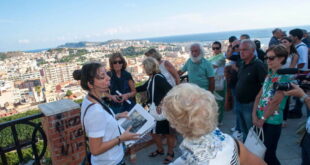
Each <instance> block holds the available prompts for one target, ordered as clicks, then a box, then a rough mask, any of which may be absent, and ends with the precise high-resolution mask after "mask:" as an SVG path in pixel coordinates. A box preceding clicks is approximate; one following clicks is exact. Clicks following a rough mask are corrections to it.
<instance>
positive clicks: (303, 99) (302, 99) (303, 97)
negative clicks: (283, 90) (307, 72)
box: [300, 94, 308, 103]
mask: <svg viewBox="0 0 310 165" xmlns="http://www.w3.org/2000/svg"><path fill="white" fill-rule="evenodd" d="M307 97H308V95H307V94H305V95H303V96H302V97H301V98H300V101H301V102H302V103H303V102H305V99H306V98H307Z"/></svg>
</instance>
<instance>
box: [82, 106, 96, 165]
mask: <svg viewBox="0 0 310 165" xmlns="http://www.w3.org/2000/svg"><path fill="white" fill-rule="evenodd" d="M94 104H95V103H91V104H89V105H88V106H87V108H86V109H85V112H84V115H83V121H82V122H83V124H82V127H83V133H84V135H85V136H84V139H85V154H86V162H89V163H90V162H91V160H89V158H88V156H87V149H88V145H87V141H88V138H87V136H86V131H85V125H84V119H85V116H86V113H87V111H88V109H89V107H91V106H92V105H94Z"/></svg>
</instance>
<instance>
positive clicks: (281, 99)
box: [252, 44, 289, 165]
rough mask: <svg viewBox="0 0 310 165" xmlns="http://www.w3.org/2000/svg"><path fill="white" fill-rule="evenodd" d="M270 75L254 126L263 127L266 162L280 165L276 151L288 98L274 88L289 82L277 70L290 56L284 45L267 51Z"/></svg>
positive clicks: (257, 103) (254, 115) (255, 108)
mask: <svg viewBox="0 0 310 165" xmlns="http://www.w3.org/2000/svg"><path fill="white" fill-rule="evenodd" d="M266 53H267V56H266V58H267V64H268V69H269V71H268V74H267V76H266V78H265V81H264V84H263V86H262V88H261V90H260V92H259V93H258V94H257V96H256V99H255V103H254V106H253V111H252V119H253V124H254V125H255V126H257V127H263V130H264V137H265V140H264V144H265V146H266V148H267V150H266V153H265V161H266V163H267V164H272V165H278V164H280V162H279V160H278V158H277V156H276V150H277V145H278V141H279V138H280V135H281V128H282V121H283V110H284V108H285V103H286V99H287V96H284V93H283V91H281V90H276V89H274V88H273V86H274V84H275V83H287V82H289V76H288V75H279V74H277V70H278V69H280V68H281V67H282V65H284V64H285V63H286V59H287V56H288V52H287V49H286V47H285V46H284V45H282V44H280V45H276V46H272V47H270V48H269V49H267V51H266Z"/></svg>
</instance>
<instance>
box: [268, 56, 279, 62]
mask: <svg viewBox="0 0 310 165" xmlns="http://www.w3.org/2000/svg"><path fill="white" fill-rule="evenodd" d="M276 57H277V56H270V57H268V56H266V57H265V59H266V60H270V61H273V60H274V59H275V58H276Z"/></svg>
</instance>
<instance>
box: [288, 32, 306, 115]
mask: <svg viewBox="0 0 310 165" xmlns="http://www.w3.org/2000/svg"><path fill="white" fill-rule="evenodd" d="M289 34H290V38H291V39H292V40H293V43H294V45H295V48H296V50H297V52H298V55H299V59H298V63H297V67H298V69H301V70H307V69H308V47H307V45H306V44H305V43H303V42H302V41H301V39H302V37H303V31H302V30H301V29H293V30H291V31H290V32H289ZM302 106H303V103H302V102H301V101H299V99H296V104H295V107H294V110H293V111H291V112H290V115H289V118H301V117H302V110H301V109H302Z"/></svg>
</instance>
